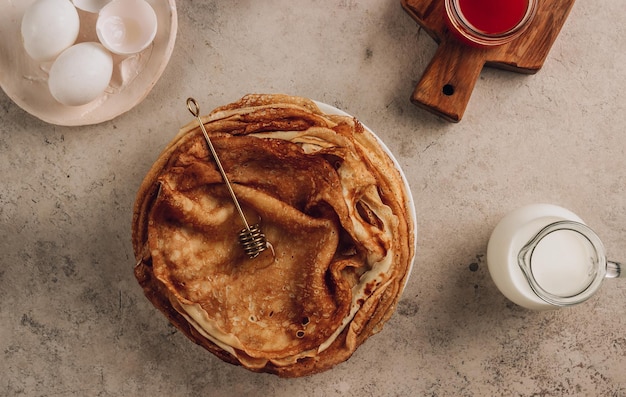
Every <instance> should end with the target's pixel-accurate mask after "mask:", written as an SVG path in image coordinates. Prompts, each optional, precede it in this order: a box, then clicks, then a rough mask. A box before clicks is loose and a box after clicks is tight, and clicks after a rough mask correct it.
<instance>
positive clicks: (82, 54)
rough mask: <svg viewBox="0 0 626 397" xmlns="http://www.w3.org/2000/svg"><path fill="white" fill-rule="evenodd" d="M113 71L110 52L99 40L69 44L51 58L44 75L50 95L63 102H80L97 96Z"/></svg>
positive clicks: (66, 103)
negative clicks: (48, 72)
mask: <svg viewBox="0 0 626 397" xmlns="http://www.w3.org/2000/svg"><path fill="white" fill-rule="evenodd" d="M112 73H113V58H112V56H111V53H110V52H109V51H107V50H106V48H104V47H103V46H102V44H100V43H94V42H86V43H79V44H76V45H73V46H71V47H70V48H68V49H67V50H65V51H63V52H62V53H61V55H59V56H58V58H57V59H56V60H55V61H54V63H53V64H52V67H51V68H50V75H49V77H48V88H49V89H50V93H51V94H52V96H53V97H54V98H55V99H56V100H57V101H59V102H60V103H62V104H64V105H67V106H80V105H84V104H86V103H89V102H91V101H93V100H94V99H96V98H97V97H99V96H100V95H101V94H102V93H103V92H104V90H105V89H106V88H107V86H108V85H109V82H110V81H111V75H112Z"/></svg>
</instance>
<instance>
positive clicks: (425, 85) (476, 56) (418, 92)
mask: <svg viewBox="0 0 626 397" xmlns="http://www.w3.org/2000/svg"><path fill="white" fill-rule="evenodd" d="M487 51H489V49H485V50H481V49H478V48H473V47H468V46H467V45H466V44H463V43H461V42H459V41H457V40H444V41H443V42H441V43H440V45H439V47H438V48H437V52H436V53H435V55H434V56H433V58H432V60H431V62H430V64H429V65H428V66H427V67H426V70H425V71H424V74H423V75H422V77H421V79H420V81H419V82H418V84H417V86H416V87H415V91H413V95H412V96H411V101H412V102H413V103H414V104H416V105H417V106H420V107H422V108H425V109H427V110H429V111H430V112H433V113H435V114H438V115H440V116H441V117H443V118H445V119H447V120H450V121H453V122H459V121H460V120H461V118H462V117H463V113H464V112H465V108H466V107H467V103H468V102H469V99H470V96H471V95H472V90H473V89H474V85H475V84H476V80H478V77H479V76H480V72H481V70H482V69H483V66H484V65H485V60H486V52H487Z"/></svg>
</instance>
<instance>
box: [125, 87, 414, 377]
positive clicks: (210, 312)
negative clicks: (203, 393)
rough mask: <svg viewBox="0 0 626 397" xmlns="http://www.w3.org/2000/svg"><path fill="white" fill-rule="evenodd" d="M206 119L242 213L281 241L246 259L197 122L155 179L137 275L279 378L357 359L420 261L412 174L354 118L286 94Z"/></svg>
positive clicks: (202, 328)
mask: <svg viewBox="0 0 626 397" xmlns="http://www.w3.org/2000/svg"><path fill="white" fill-rule="evenodd" d="M202 121H203V124H204V125H205V128H206V130H207V133H208V135H209V136H210V137H211V141H212V143H213V145H214V147H215V150H216V152H217V153H218V156H219V158H220V160H221V162H222V165H223V168H224V169H225V171H226V174H227V175H228V178H229V180H230V182H231V184H232V186H233V191H234V192H235V194H236V196H237V198H238V200H239V203H240V204H241V207H242V210H243V212H244V215H245V217H246V219H248V220H250V222H251V223H256V222H257V221H258V222H259V224H260V227H261V229H262V231H263V233H264V234H265V235H266V237H267V240H268V242H269V243H270V244H271V248H272V249H267V250H265V251H264V252H262V253H261V254H260V255H259V256H258V257H256V258H254V259H250V258H249V257H248V256H247V255H246V254H245V253H244V251H243V249H242V247H241V245H240V244H239V241H238V234H239V232H240V231H241V229H242V228H243V223H242V221H241V219H240V217H239V215H238V213H237V211H236V209H235V206H234V204H233V201H232V199H231V197H230V195H229V192H228V190H227V188H226V186H225V184H224V181H223V179H222V177H221V175H220V173H219V172H218V169H217V167H216V165H215V161H214V160H213V159H212V157H211V155H210V152H209V150H208V148H207V144H206V141H205V140H204V137H203V135H202V132H201V130H200V128H199V126H198V123H197V121H196V122H192V123H190V124H188V125H187V126H185V127H183V128H182V129H181V130H180V131H179V133H178V134H177V135H176V137H175V138H174V139H173V140H172V141H171V142H170V143H169V145H168V146H167V147H166V148H165V150H164V151H163V152H162V153H161V155H160V156H159V158H158V160H157V161H156V162H155V163H154V165H153V166H152V168H151V169H150V171H149V172H148V174H147V176H146V177H145V179H144V181H143V183H142V185H141V187H140V189H139V192H138V195H137V199H136V203H135V208H134V216H133V224H132V232H133V246H134V250H135V255H136V260H137V265H136V267H135V276H136V278H137V280H138V282H139V284H140V285H141V286H142V287H143V290H144V293H145V295H146V296H147V297H148V299H149V300H150V301H151V302H152V303H153V304H154V305H155V306H156V307H157V308H158V309H160V310H161V311H162V312H163V313H164V314H165V315H166V316H167V317H168V319H169V320H170V321H171V322H172V324H174V325H175V326H176V327H177V328H178V329H179V330H180V331H181V332H183V333H184V334H185V335H186V336H187V337H189V338H190V339H191V340H193V341H194V342H196V343H197V344H199V345H201V346H203V347H204V348H206V349H207V350H209V351H211V352H212V353H214V354H215V355H217V356H218V357H219V358H221V359H222V360H224V361H227V362H230V363H233V364H237V365H243V366H244V367H246V368H248V369H250V370H252V371H256V372H269V373H274V374H277V375H279V376H282V377H297V376H305V375H310V374H313V373H317V372H320V371H324V370H327V369H329V368H331V367H332V366H334V365H336V364H338V363H341V362H343V361H345V360H347V359H348V358H349V357H350V356H351V355H352V354H353V353H354V351H355V350H356V349H357V347H358V346H359V345H361V344H362V343H363V342H364V341H365V340H366V339H367V338H368V337H370V336H371V335H373V334H375V333H377V332H378V331H380V330H381V328H382V326H383V324H384V323H385V321H386V320H387V319H388V318H389V317H390V316H391V314H392V313H393V311H394V309H395V306H396V304H397V302H398V299H399V298H400V294H401V291H402V288H403V286H404V284H405V281H406V278H407V277H408V274H409V269H410V266H411V263H412V260H413V256H414V239H415V237H414V232H415V231H414V219H413V218H412V216H411V214H412V208H410V205H411V201H410V198H409V192H408V191H407V188H406V185H405V183H404V181H403V179H402V175H401V173H400V172H399V170H398V169H397V167H396V166H395V165H394V163H393V161H392V159H391V158H390V157H389V156H388V155H387V153H386V152H385V150H384V149H383V148H382V147H381V145H380V144H379V142H378V141H377V139H376V137H375V136H374V135H373V134H371V133H370V132H369V131H367V130H366V129H364V127H363V126H362V125H361V123H359V121H358V120H356V119H354V118H352V117H348V116H338V115H328V114H324V113H322V111H321V110H320V109H319V107H318V106H317V105H316V104H315V102H313V101H311V100H308V99H305V98H300V97H292V96H287V95H247V96H245V97H243V98H242V99H241V100H239V101H237V102H235V103H232V104H229V105H226V106H223V107H219V108H217V109H215V110H214V111H212V112H211V113H210V114H209V115H207V116H204V117H203V118H202Z"/></svg>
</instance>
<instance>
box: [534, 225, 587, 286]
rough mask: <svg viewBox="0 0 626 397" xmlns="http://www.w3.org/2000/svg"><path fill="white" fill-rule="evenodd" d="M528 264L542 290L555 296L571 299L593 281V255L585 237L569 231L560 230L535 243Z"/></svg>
mask: <svg viewBox="0 0 626 397" xmlns="http://www.w3.org/2000/svg"><path fill="white" fill-rule="evenodd" d="M531 263H532V265H531V270H532V273H533V276H534V277H535V280H537V283H538V284H539V285H540V286H541V287H542V288H543V289H544V290H546V291H548V292H550V293H552V294H554V295H558V296H573V295H577V294H579V293H581V292H582V291H584V290H585V289H586V288H587V287H588V286H589V284H591V281H593V279H594V277H595V274H596V273H595V270H596V268H597V265H596V263H597V255H596V251H595V249H594V248H593V246H592V245H591V243H590V242H589V240H587V239H586V238H585V236H583V235H581V234H580V233H578V232H575V231H573V230H560V231H558V232H555V233H550V234H548V235H547V236H545V237H544V238H542V239H541V241H539V243H538V244H537V246H536V247H535V249H534V251H533V254H532V261H531Z"/></svg>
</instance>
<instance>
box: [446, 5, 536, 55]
mask: <svg viewBox="0 0 626 397" xmlns="http://www.w3.org/2000/svg"><path fill="white" fill-rule="evenodd" d="M445 11H446V15H445V16H446V22H447V24H448V26H449V28H450V31H451V32H452V33H453V34H455V36H456V37H457V38H459V39H460V40H461V41H462V42H464V43H466V44H469V45H472V46H475V47H493V46H499V45H502V44H506V43H508V42H510V41H512V40H514V39H516V38H517V37H519V36H520V35H521V34H522V33H524V31H525V30H526V29H527V28H528V25H530V23H531V22H532V20H533V18H534V16H535V14H536V12H537V0H445Z"/></svg>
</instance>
